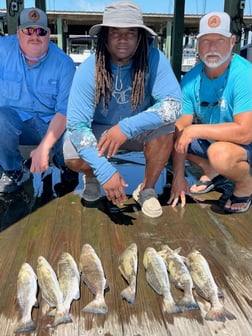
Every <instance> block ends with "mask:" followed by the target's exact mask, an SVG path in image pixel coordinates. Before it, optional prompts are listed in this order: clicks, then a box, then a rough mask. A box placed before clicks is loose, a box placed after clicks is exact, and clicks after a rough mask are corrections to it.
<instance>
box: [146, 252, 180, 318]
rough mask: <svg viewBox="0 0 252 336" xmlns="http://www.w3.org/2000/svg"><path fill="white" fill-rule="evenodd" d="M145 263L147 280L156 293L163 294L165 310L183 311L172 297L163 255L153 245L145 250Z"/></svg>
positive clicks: (170, 311)
mask: <svg viewBox="0 0 252 336" xmlns="http://www.w3.org/2000/svg"><path fill="white" fill-rule="evenodd" d="M143 264H144V268H145V274H146V280H147V282H148V283H149V285H150V286H151V287H152V288H153V289H154V291H155V292H156V293H158V294H159V295H162V296H163V304H164V310H165V312H166V313H168V314H174V313H181V309H180V308H179V307H178V306H177V305H176V303H175V301H174V299H173V297H172V294H171V290H170V281H169V278H168V273H167V269H166V264H165V261H164V259H163V258H162V257H161V255H159V254H158V252H157V251H156V250H155V249H154V248H153V247H147V248H146V249H145V251H144V257H143Z"/></svg>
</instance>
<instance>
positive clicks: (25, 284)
mask: <svg viewBox="0 0 252 336" xmlns="http://www.w3.org/2000/svg"><path fill="white" fill-rule="evenodd" d="M37 292H38V284H37V276H36V274H35V272H34V270H33V268H32V267H31V265H30V264H28V263H23V264H22V266H21V268H20V270H19V273H18V277H17V300H18V303H19V306H20V310H21V320H20V324H19V326H18V328H17V329H16V331H15V332H16V333H22V332H30V331H34V330H35V329H36V324H35V322H34V321H33V320H32V316H31V313H32V309H33V307H38V301H37Z"/></svg>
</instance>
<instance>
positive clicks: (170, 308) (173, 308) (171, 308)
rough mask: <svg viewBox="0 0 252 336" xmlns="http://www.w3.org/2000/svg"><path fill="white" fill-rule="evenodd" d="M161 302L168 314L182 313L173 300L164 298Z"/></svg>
mask: <svg viewBox="0 0 252 336" xmlns="http://www.w3.org/2000/svg"><path fill="white" fill-rule="evenodd" d="M163 303H164V309H165V312H166V313H168V314H176V313H182V310H181V309H180V307H178V306H177V305H176V303H175V302H171V301H169V300H166V299H164V300H163Z"/></svg>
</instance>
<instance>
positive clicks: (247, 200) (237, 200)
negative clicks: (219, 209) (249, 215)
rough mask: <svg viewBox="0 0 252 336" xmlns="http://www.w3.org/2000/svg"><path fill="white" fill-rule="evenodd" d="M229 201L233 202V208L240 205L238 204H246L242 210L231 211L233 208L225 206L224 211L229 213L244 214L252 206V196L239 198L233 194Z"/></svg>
mask: <svg viewBox="0 0 252 336" xmlns="http://www.w3.org/2000/svg"><path fill="white" fill-rule="evenodd" d="M229 200H230V201H231V206H232V204H238V203H245V206H244V207H243V208H242V209H236V210H235V209H231V208H226V207H225V206H224V210H225V211H226V212H228V213H242V212H246V211H248V209H249V208H250V206H251V202H252V194H251V195H250V196H242V197H238V196H235V195H234V194H232V195H231V196H230V198H229Z"/></svg>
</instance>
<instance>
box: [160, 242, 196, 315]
mask: <svg viewBox="0 0 252 336" xmlns="http://www.w3.org/2000/svg"><path fill="white" fill-rule="evenodd" d="M161 248H162V250H161V251H159V252H158V253H159V254H160V255H161V256H162V257H163V258H164V260H165V261H166V266H167V270H168V272H169V278H170V280H171V282H172V283H173V284H174V285H175V286H176V287H177V288H178V289H180V290H182V291H183V292H184V296H183V297H182V299H181V300H180V301H178V302H177V305H178V306H179V307H180V308H181V309H182V310H197V309H199V306H198V304H197V303H196V301H195V299H194V297H193V291H192V289H193V280H192V277H191V275H190V272H189V269H188V267H187V266H186V264H185V259H186V258H185V257H183V256H182V255H180V254H179V253H180V250H181V248H178V249H175V250H172V249H171V248H170V247H169V246H168V245H162V247H161Z"/></svg>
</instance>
